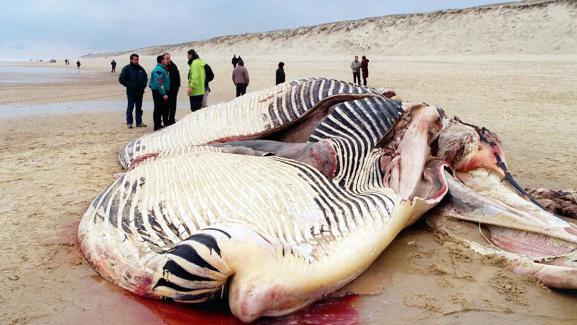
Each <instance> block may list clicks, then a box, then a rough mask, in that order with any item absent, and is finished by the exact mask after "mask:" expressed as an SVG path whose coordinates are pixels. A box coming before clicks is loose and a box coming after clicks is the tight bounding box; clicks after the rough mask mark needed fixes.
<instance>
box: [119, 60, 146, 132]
mask: <svg viewBox="0 0 577 325" xmlns="http://www.w3.org/2000/svg"><path fill="white" fill-rule="evenodd" d="M139 61H140V58H139V57H138V54H131V55H130V64H128V65H126V66H125V67H124V68H122V71H120V76H118V82H120V83H121V84H122V85H123V86H124V87H126V97H127V98H128V105H127V106H126V126H127V127H128V128H129V129H132V111H133V110H134V107H135V106H136V112H135V113H134V115H135V118H136V127H137V128H144V127H146V124H144V123H142V96H143V95H144V89H146V84H147V83H148V76H147V75H146V71H145V70H144V68H143V67H141V66H140V64H139Z"/></svg>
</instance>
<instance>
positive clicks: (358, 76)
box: [351, 55, 361, 86]
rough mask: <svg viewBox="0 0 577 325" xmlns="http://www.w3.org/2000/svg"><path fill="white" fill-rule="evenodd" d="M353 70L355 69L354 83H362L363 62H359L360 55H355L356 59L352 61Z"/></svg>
mask: <svg viewBox="0 0 577 325" xmlns="http://www.w3.org/2000/svg"><path fill="white" fill-rule="evenodd" d="M351 70H353V83H354V84H355V85H358V86H360V85H361V71H360V70H361V63H360V62H359V56H358V55H355V60H354V61H353V62H351Z"/></svg>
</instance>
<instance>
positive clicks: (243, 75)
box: [232, 60, 250, 97]
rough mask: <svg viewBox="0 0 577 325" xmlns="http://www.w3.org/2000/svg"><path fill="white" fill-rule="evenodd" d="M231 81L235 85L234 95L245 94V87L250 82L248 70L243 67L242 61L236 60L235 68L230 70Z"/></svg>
mask: <svg viewBox="0 0 577 325" xmlns="http://www.w3.org/2000/svg"><path fill="white" fill-rule="evenodd" d="M232 82H234V85H235V86H236V97H238V96H242V95H244V94H246V87H248V84H249V82H250V79H249V77H248V70H247V69H246V68H245V67H244V61H242V60H240V61H238V63H237V65H236V68H234V70H233V71H232Z"/></svg>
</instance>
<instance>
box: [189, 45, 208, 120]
mask: <svg viewBox="0 0 577 325" xmlns="http://www.w3.org/2000/svg"><path fill="white" fill-rule="evenodd" d="M187 53H188V65H189V66H190V69H189V70H188V96H189V99H190V110H191V111H193V112H194V111H196V110H199V109H200V108H201V107H202V98H203V97H204V92H205V87H204V86H205V81H206V73H205V71H204V66H205V65H206V62H204V61H203V60H202V59H201V58H200V57H199V56H198V54H197V53H196V51H195V50H189V51H188V52H187Z"/></svg>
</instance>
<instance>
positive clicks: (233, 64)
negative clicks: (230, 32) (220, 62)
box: [231, 54, 238, 69]
mask: <svg viewBox="0 0 577 325" xmlns="http://www.w3.org/2000/svg"><path fill="white" fill-rule="evenodd" d="M231 63H232V68H233V69H234V68H236V64H237V63H238V58H237V57H236V54H235V55H233V56H232V60H231Z"/></svg>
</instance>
